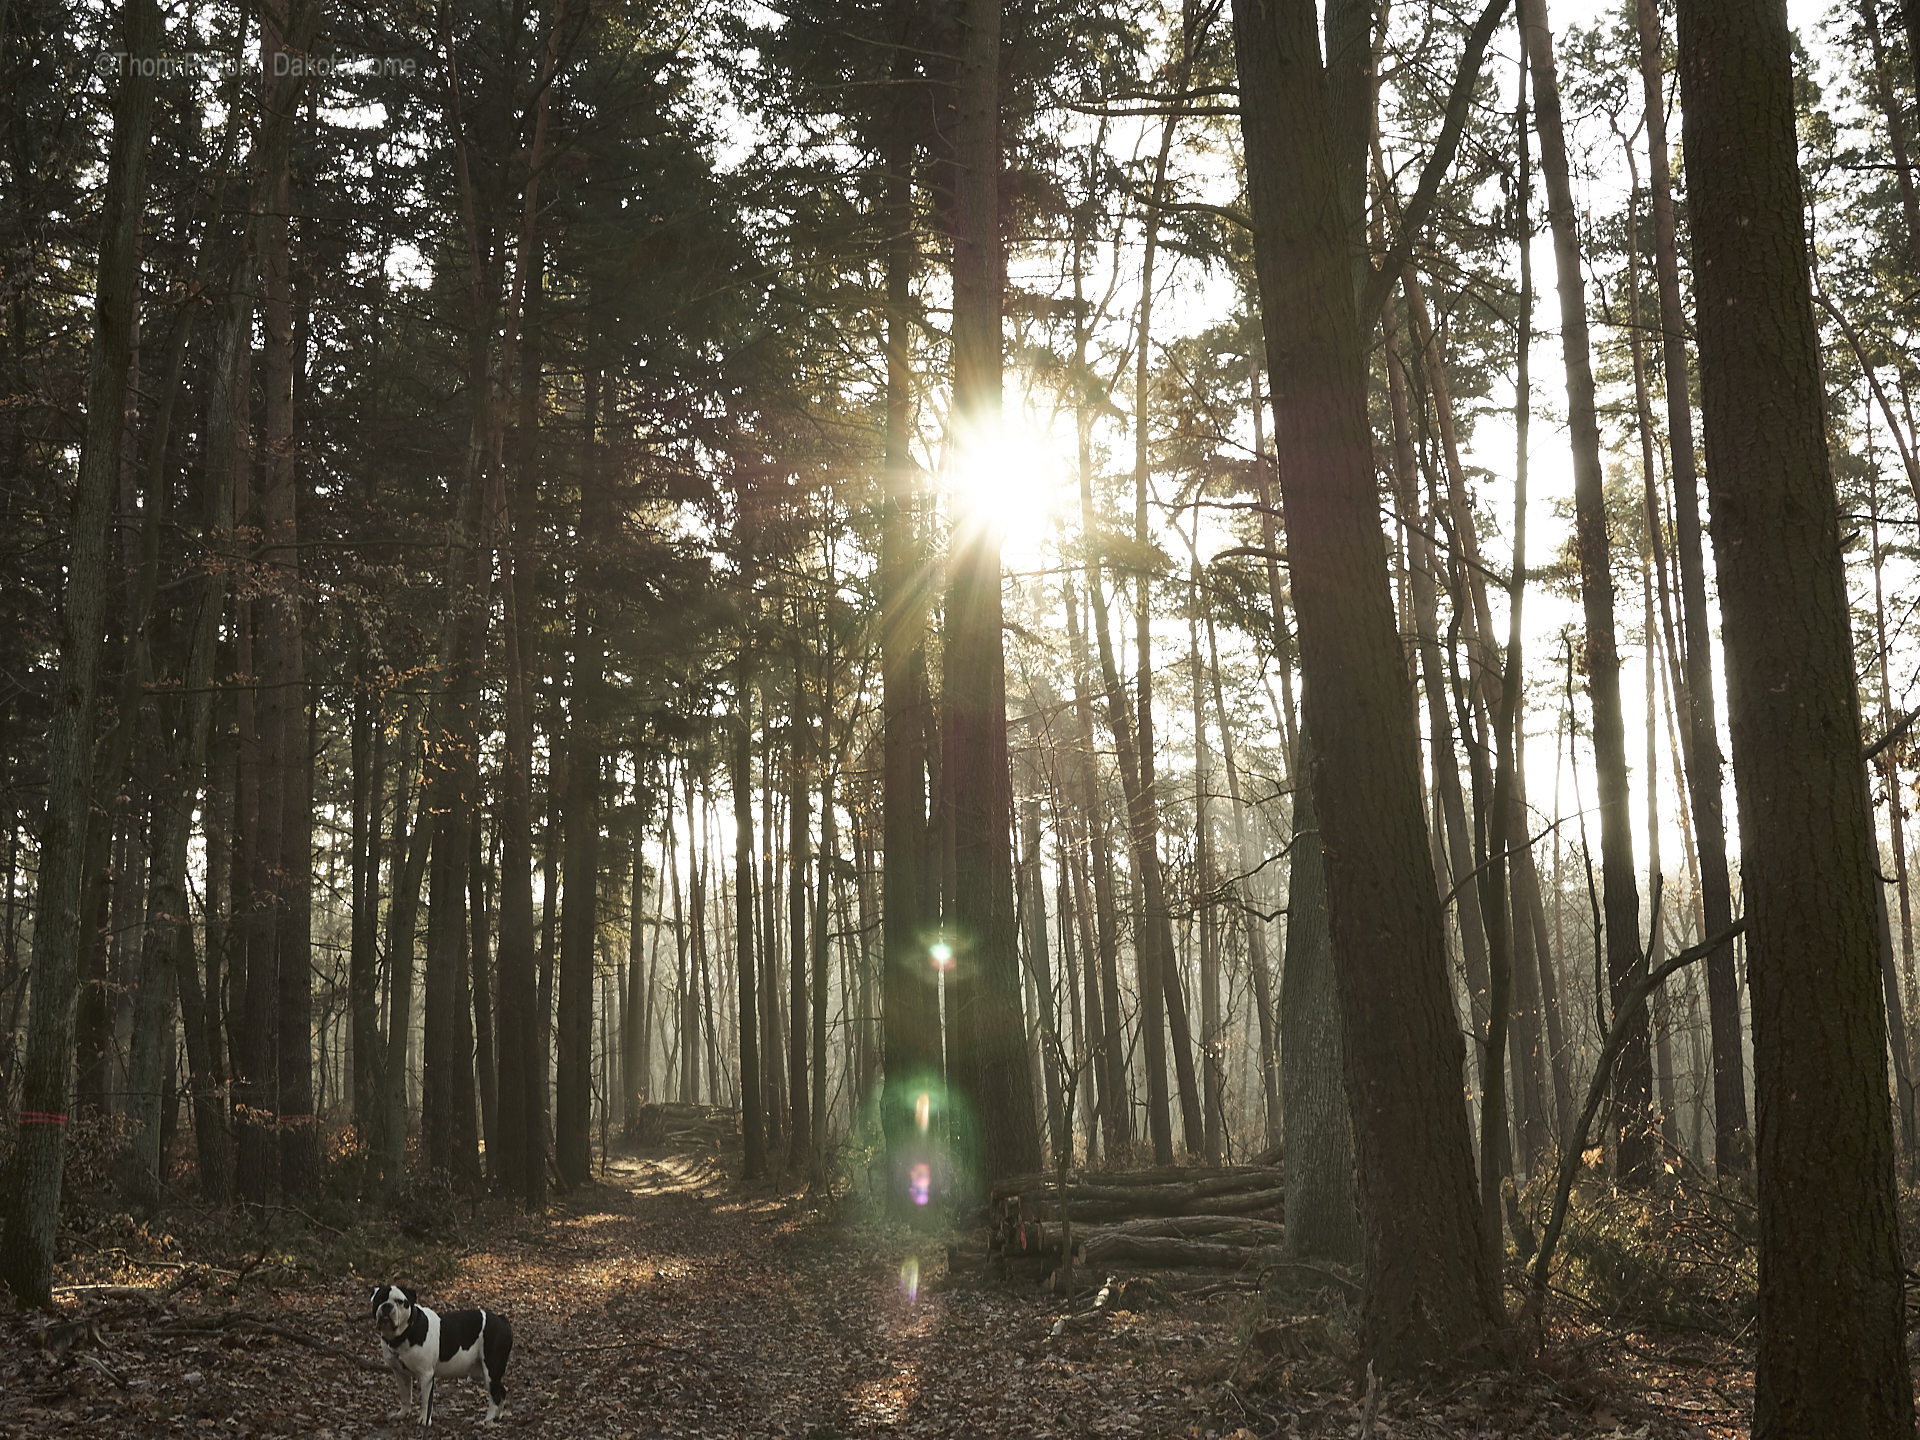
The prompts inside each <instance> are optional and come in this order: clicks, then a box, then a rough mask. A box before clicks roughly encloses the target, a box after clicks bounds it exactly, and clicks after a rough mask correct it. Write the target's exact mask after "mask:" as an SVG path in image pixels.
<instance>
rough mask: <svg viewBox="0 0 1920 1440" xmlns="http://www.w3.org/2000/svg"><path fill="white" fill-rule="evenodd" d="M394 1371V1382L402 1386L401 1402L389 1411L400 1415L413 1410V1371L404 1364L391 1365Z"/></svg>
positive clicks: (390, 1368)
mask: <svg viewBox="0 0 1920 1440" xmlns="http://www.w3.org/2000/svg"><path fill="white" fill-rule="evenodd" d="M387 1368H388V1369H389V1370H390V1371H392V1372H393V1383H394V1384H396V1385H398V1386H399V1387H400V1404H399V1405H398V1406H397V1407H395V1408H394V1409H393V1410H392V1411H390V1412H389V1413H390V1414H392V1415H394V1416H396V1417H398V1416H402V1415H406V1414H409V1413H411V1412H412V1410H413V1372H412V1371H411V1370H409V1369H407V1367H406V1366H404V1365H389V1366H388V1367H387Z"/></svg>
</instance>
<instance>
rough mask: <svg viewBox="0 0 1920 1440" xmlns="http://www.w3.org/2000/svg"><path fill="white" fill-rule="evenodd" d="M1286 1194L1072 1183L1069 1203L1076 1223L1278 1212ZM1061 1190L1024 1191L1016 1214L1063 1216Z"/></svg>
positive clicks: (1043, 1218)
mask: <svg viewBox="0 0 1920 1440" xmlns="http://www.w3.org/2000/svg"><path fill="white" fill-rule="evenodd" d="M1285 1203H1286V1196H1285V1194H1284V1193H1283V1192H1281V1191H1280V1190H1277V1189H1276V1190H1243V1191H1240V1192H1238V1193H1235V1194H1229V1195H1216V1194H1193V1193H1188V1192H1187V1191H1186V1190H1185V1189H1184V1187H1182V1188H1175V1187H1171V1186H1167V1187H1159V1188H1157V1189H1148V1190H1106V1191H1093V1190H1084V1189H1083V1190H1080V1191H1079V1192H1078V1193H1075V1191H1074V1189H1073V1188H1072V1187H1069V1189H1068V1192H1067V1196H1066V1204H1067V1209H1068V1211H1069V1213H1070V1214H1071V1215H1072V1218H1073V1221H1074V1223H1075V1224H1078V1223H1079V1222H1081V1221H1083V1220H1085V1221H1089V1222H1093V1223H1098V1222H1101V1221H1113V1220H1137V1219H1143V1218H1146V1217H1150V1216H1200V1215H1260V1214H1264V1213H1267V1212H1271V1214H1272V1215H1274V1216H1278V1215H1279V1214H1280V1213H1281V1212H1282V1211H1283V1210H1284V1209H1285ZM1060 1207H1061V1202H1060V1197H1059V1196H1058V1195H1057V1194H1034V1195H1024V1196H1022V1197H1021V1199H1020V1209H1019V1211H1018V1212H1017V1214H1016V1219H1017V1218H1018V1217H1019V1216H1025V1217H1026V1218H1028V1219H1035V1220H1057V1219H1059V1218H1060Z"/></svg>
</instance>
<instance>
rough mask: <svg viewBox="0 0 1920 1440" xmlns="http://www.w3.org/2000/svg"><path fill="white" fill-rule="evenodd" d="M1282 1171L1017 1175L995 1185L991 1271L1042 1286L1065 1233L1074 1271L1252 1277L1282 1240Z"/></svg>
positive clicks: (1245, 1168) (1276, 1253)
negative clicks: (1249, 1272)
mask: <svg viewBox="0 0 1920 1440" xmlns="http://www.w3.org/2000/svg"><path fill="white" fill-rule="evenodd" d="M1283 1213H1284V1197H1283V1193H1282V1187H1281V1172H1280V1170H1279V1169H1278V1167H1276V1166H1271V1165H1240V1166H1230V1167H1227V1168H1223V1169H1207V1168H1201V1167H1194V1166H1188V1167H1183V1166H1166V1167H1161V1168H1159V1169H1155V1170H1133V1171H1107V1172H1102V1173H1098V1174H1070V1175H1069V1176H1068V1178H1067V1183H1066V1184H1065V1185H1064V1186H1063V1185H1061V1184H1060V1183H1059V1181H1058V1180H1057V1178H1056V1177H1054V1176H1051V1175H1020V1176H1015V1177H1013V1178H1012V1179H1009V1180H1005V1181H1002V1182H1001V1183H1000V1184H998V1185H996V1186H994V1187H993V1191H992V1194H991V1197H990V1210H989V1214H990V1217H991V1223H990V1226H989V1234H988V1241H987V1253H986V1257H985V1258H986V1262H987V1268H988V1269H989V1271H992V1272H997V1273H1000V1274H1004V1275H1007V1276H1010V1277H1031V1278H1036V1279H1044V1278H1046V1277H1047V1276H1050V1275H1053V1274H1054V1273H1055V1272H1056V1271H1058V1270H1059V1269H1060V1262H1061V1259H1062V1255H1063V1251H1064V1243H1065V1235H1066V1232H1067V1230H1068V1229H1069V1228H1071V1231H1072V1236H1073V1240H1072V1244H1073V1257H1072V1258H1073V1263H1074V1264H1075V1265H1087V1266H1092V1267H1095V1268H1105V1267H1112V1266H1125V1267H1128V1268H1133V1269H1176V1270H1179V1269H1199V1270H1214V1271H1221V1270H1225V1271H1238V1270H1246V1269H1249V1268H1251V1269H1256V1270H1257V1269H1258V1268H1259V1267H1260V1266H1262V1265H1263V1264H1268V1263H1272V1262H1274V1261H1277V1260H1278V1259H1279V1258H1280V1256H1281V1249H1280V1247H1281V1243H1282V1240H1283V1237H1284V1235H1285V1229H1284V1227H1283V1225H1282V1223H1281V1222H1282V1217H1283Z"/></svg>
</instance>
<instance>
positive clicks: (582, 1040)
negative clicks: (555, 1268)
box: [553, 602, 702, 1187]
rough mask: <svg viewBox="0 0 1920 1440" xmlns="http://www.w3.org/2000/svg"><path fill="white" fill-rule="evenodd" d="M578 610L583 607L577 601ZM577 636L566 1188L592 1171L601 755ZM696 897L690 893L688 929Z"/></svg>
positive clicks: (569, 831)
mask: <svg viewBox="0 0 1920 1440" xmlns="http://www.w3.org/2000/svg"><path fill="white" fill-rule="evenodd" d="M582 603H584V602H582ZM588 649H589V642H588V641H587V639H586V637H582V639H581V641H580V642H579V649H578V651H577V652H576V654H575V657H574V666H575V681H574V714H573V717H572V718H573V723H572V725H571V726H570V730H571V736H570V739H569V742H568V746H567V809H566V853H565V856H564V859H563V865H564V869H565V874H564V878H563V879H562V881H561V884H562V886H563V904H562V907H561V912H560V970H559V987H558V988H559V998H560V1013H559V1021H558V1025H559V1034H558V1039H557V1044H556V1046H555V1050H556V1056H555V1069H554V1102H553V1108H554V1118H553V1132H554V1145H553V1154H554V1161H555V1165H556V1167H557V1169H558V1170H559V1173H560V1179H561V1181H562V1182H563V1183H565V1184H566V1185H568V1186H570V1187H571V1186H578V1185H584V1184H585V1183H586V1182H587V1181H588V1180H589V1179H590V1178H591V1177H592V1172H593V1074H592V1071H591V1068H590V1066H591V1064H592V1058H593V988H594V986H593V944H594V934H595V929H596V926H597V922H598V918H599V917H598V913H597V909H596V907H597V905H598V903H599V883H598V882H599V869H600V750H599V745H598V742H597V740H596V739H595V731H594V726H595V723H596V717H594V716H591V715H589V714H587V713H584V712H585V708H586V698H585V696H586V690H587V686H586V685H584V684H583V683H582V681H583V679H584V677H585V675H586V673H587V668H588V667H589V666H590V665H593V664H595V663H597V657H596V658H595V659H589V657H588V656H587V654H586V651H587V650H588ZM701 904H702V897H701V895H700V893H699V887H698V880H697V879H696V881H695V892H694V913H695V919H694V925H695V927H696V929H697V928H698V926H699V923H700V922H699V910H700V906H701Z"/></svg>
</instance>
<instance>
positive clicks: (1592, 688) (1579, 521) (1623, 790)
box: [1520, 0, 1654, 1186]
mask: <svg viewBox="0 0 1920 1440" xmlns="http://www.w3.org/2000/svg"><path fill="white" fill-rule="evenodd" d="M1520 16H1521V23H1522V25H1523V27H1524V30H1525V41H1526V49H1527V57H1528V61H1529V63H1530V68H1531V70H1532V72H1533V88H1534V94H1535V111H1536V129H1537V131H1538V133H1539V136H1540V173H1541V177H1542V179H1544V180H1545V182H1546V187H1547V223H1548V226H1549V227H1550V228H1551V229H1552V231H1553V256H1554V267H1555V270H1556V273H1557V276H1558V282H1559V290H1560V342H1561V349H1562V352H1563V354H1564V357H1565V361H1566V370H1567V424H1568V429H1569V430H1570V431H1571V435H1572V441H1573V493H1574V515H1575V535H1576V541H1575V543H1576V547H1577V549H1578V553H1579V560H1580V590H1581V597H1582V601H1583V604H1584V607H1585V614H1586V626H1587V628H1586V671H1587V688H1588V693H1589V695H1590V696H1591V698H1592V701H1593V754H1594V769H1595V772H1596V776H1597V781H1596V783H1597V786H1598V789H1599V792H1600V793H1599V804H1600V869H1601V877H1602V882H1603V885H1604V894H1605V904H1606V943H1607V985H1608V988H1609V990H1610V991H1611V993H1612V998H1613V1000H1614V1002H1615V1003H1616V1004H1617V1003H1618V1002H1619V1000H1620V997H1621V996H1623V995H1624V994H1625V993H1626V990H1627V987H1628V986H1629V985H1631V984H1632V983H1633V973H1634V970H1635V967H1636V966H1638V965H1639V964H1640V962H1641V960H1642V958H1643V957H1642V955H1641V953H1640V938H1639V928H1640V892H1639V885H1638V880H1637V878H1636V876H1635V874H1634V865H1633V821H1632V816H1631V815H1630V813H1629V808H1628V807H1629V804H1630V798H1631V797H1630V795H1629V793H1628V788H1627V747H1626V722H1625V720H1624V718H1623V716H1622V714H1621V709H1620V655H1619V651H1618V649H1617V647H1616V643H1615V639H1614V622H1613V572H1612V569H1611V562H1610V560H1609V555H1610V553H1611V547H1610V546H1609V543H1608V540H1607V516H1606V499H1605V495H1604V477H1603V475H1602V473H1601V467H1600V422H1599V416H1598V412H1597V411H1596V409H1595V407H1594V392H1593V364H1592V359H1591V356H1590V354H1589V349H1588V337H1587V293H1586V281H1585V278H1584V277H1583V275H1582V274H1581V270H1580V239H1579V235H1578V233H1577V231H1576V229H1575V223H1576V219H1577V217H1576V213H1575V210H1574V202H1573V184H1572V180H1571V177H1570V174H1569V170H1568V163H1567V140H1566V131H1565V128H1564V125H1563V123H1562V120H1561V109H1560V81H1559V76H1558V73H1557V71H1556V68H1555V65H1554V58H1553V37H1552V35H1551V33H1550V32H1549V30H1548V28H1547V5H1546V0H1520ZM1652 1072H1653V1062H1652V1055H1651V1052H1650V1050H1649V1047H1648V1029H1647V1020H1646V1012H1645V1011H1644V1010H1643V1011H1641V1012H1640V1014H1639V1015H1638V1016H1637V1017H1636V1018H1635V1019H1634V1020H1633V1021H1632V1022H1630V1025H1629V1029H1628V1039H1627V1043H1626V1045H1625V1046H1624V1047H1623V1049H1622V1050H1621V1053H1620V1058H1619V1060H1618V1061H1617V1062H1616V1063H1615V1065H1614V1078H1613V1116H1614V1118H1613V1121H1612V1126H1613V1132H1614V1135H1615V1137H1617V1138H1616V1141H1615V1146H1616V1148H1615V1161H1614V1163H1615V1167H1616V1173H1617V1174H1618V1176H1619V1179H1620V1180H1621V1182H1622V1183H1623V1184H1627V1185H1633V1186H1642V1185H1648V1184H1651V1183H1652V1180H1653V1163H1654V1132H1653V1125H1652V1113H1653V1111H1652V1095H1651V1094H1650V1091H1651V1089H1652V1079H1653V1073H1652Z"/></svg>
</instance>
